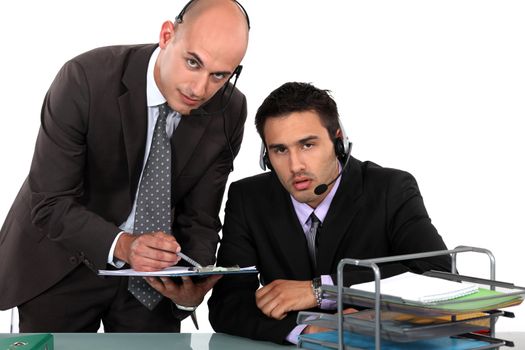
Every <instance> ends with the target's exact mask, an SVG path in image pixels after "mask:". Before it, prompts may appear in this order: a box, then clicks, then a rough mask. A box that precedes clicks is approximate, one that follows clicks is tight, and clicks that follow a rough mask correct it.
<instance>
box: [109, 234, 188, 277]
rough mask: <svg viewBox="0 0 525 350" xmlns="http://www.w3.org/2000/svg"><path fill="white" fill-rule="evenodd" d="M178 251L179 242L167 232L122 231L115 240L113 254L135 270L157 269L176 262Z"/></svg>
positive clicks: (178, 258) (177, 260)
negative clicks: (131, 232) (134, 232)
mask: <svg viewBox="0 0 525 350" xmlns="http://www.w3.org/2000/svg"><path fill="white" fill-rule="evenodd" d="M178 252H180V246H179V243H177V240H176V239H175V237H173V236H172V235H168V234H167V233H164V232H152V233H144V234H141V235H132V234H130V233H123V234H122V235H121V236H120V237H119V239H118V241H117V244H116V246H115V253H114V255H115V257H116V258H118V259H120V260H122V261H125V262H127V263H128V264H130V265H131V267H132V268H133V269H135V270H137V271H158V270H162V269H163V268H166V267H169V266H173V265H175V264H176V263H178V262H179V260H180V257H179V256H178V255H177V253H178Z"/></svg>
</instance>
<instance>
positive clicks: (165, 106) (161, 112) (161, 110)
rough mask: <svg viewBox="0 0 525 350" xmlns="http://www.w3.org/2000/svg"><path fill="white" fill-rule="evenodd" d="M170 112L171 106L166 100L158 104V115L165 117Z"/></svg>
mask: <svg viewBox="0 0 525 350" xmlns="http://www.w3.org/2000/svg"><path fill="white" fill-rule="evenodd" d="M170 112H171V108H170V106H168V103H167V102H165V103H163V104H161V105H159V117H162V118H166V117H167V116H168V114H170Z"/></svg>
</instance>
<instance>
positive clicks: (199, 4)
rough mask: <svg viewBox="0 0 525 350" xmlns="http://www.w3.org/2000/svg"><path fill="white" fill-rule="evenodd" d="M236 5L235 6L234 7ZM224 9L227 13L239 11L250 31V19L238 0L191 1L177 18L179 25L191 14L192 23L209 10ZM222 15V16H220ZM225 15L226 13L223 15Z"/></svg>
mask: <svg viewBox="0 0 525 350" xmlns="http://www.w3.org/2000/svg"><path fill="white" fill-rule="evenodd" d="M232 5H235V6H232ZM220 7H222V8H223V9H226V10H227V11H233V12H235V9H234V8H235V7H236V8H237V10H238V11H239V12H240V13H241V14H242V17H243V18H244V20H245V22H246V26H247V28H248V30H249V29H250V20H249V19H248V14H247V13H246V10H245V9H244V7H243V6H242V5H241V4H240V3H239V2H237V0H229V1H222V0H208V1H199V0H191V1H190V2H188V3H187V4H186V6H184V8H183V9H182V11H181V12H180V13H179V15H178V16H177V18H176V21H177V23H182V22H183V20H184V18H185V17H186V14H187V13H190V14H189V17H190V21H191V19H192V18H195V17H199V16H200V15H202V13H203V12H205V11H207V10H209V9H213V8H215V9H219V8H220ZM219 15H220V14H219ZM223 15H224V13H223Z"/></svg>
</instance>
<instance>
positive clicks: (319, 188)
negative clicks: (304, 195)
mask: <svg viewBox="0 0 525 350" xmlns="http://www.w3.org/2000/svg"><path fill="white" fill-rule="evenodd" d="M351 150H352V143H351V142H348V153H347V154H346V159H345V164H344V165H343V168H342V169H341V171H340V172H339V174H337V176H336V177H335V178H334V179H333V180H332V181H330V182H329V183H327V184H320V185H318V186H317V187H316V188H314V193H315V194H316V195H318V196H320V195H322V194H323V193H325V192H326V190H327V189H328V186H330V185H331V184H333V183H334V182H335V181H336V180H337V179H338V178H339V177H340V176H341V175H342V174H343V171H345V169H346V167H347V166H348V163H350V151H351Z"/></svg>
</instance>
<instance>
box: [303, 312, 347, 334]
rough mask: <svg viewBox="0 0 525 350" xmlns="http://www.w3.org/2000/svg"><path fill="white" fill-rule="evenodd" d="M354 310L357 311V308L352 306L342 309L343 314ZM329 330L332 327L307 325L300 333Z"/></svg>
mask: <svg viewBox="0 0 525 350" xmlns="http://www.w3.org/2000/svg"><path fill="white" fill-rule="evenodd" d="M354 312H357V310H356V309H353V308H348V309H344V310H343V315H347V314H353V313H354ZM331 330H332V329H330V328H324V327H319V326H313V325H308V326H306V328H305V329H303V331H302V332H301V334H311V333H319V332H329V331H331Z"/></svg>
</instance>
